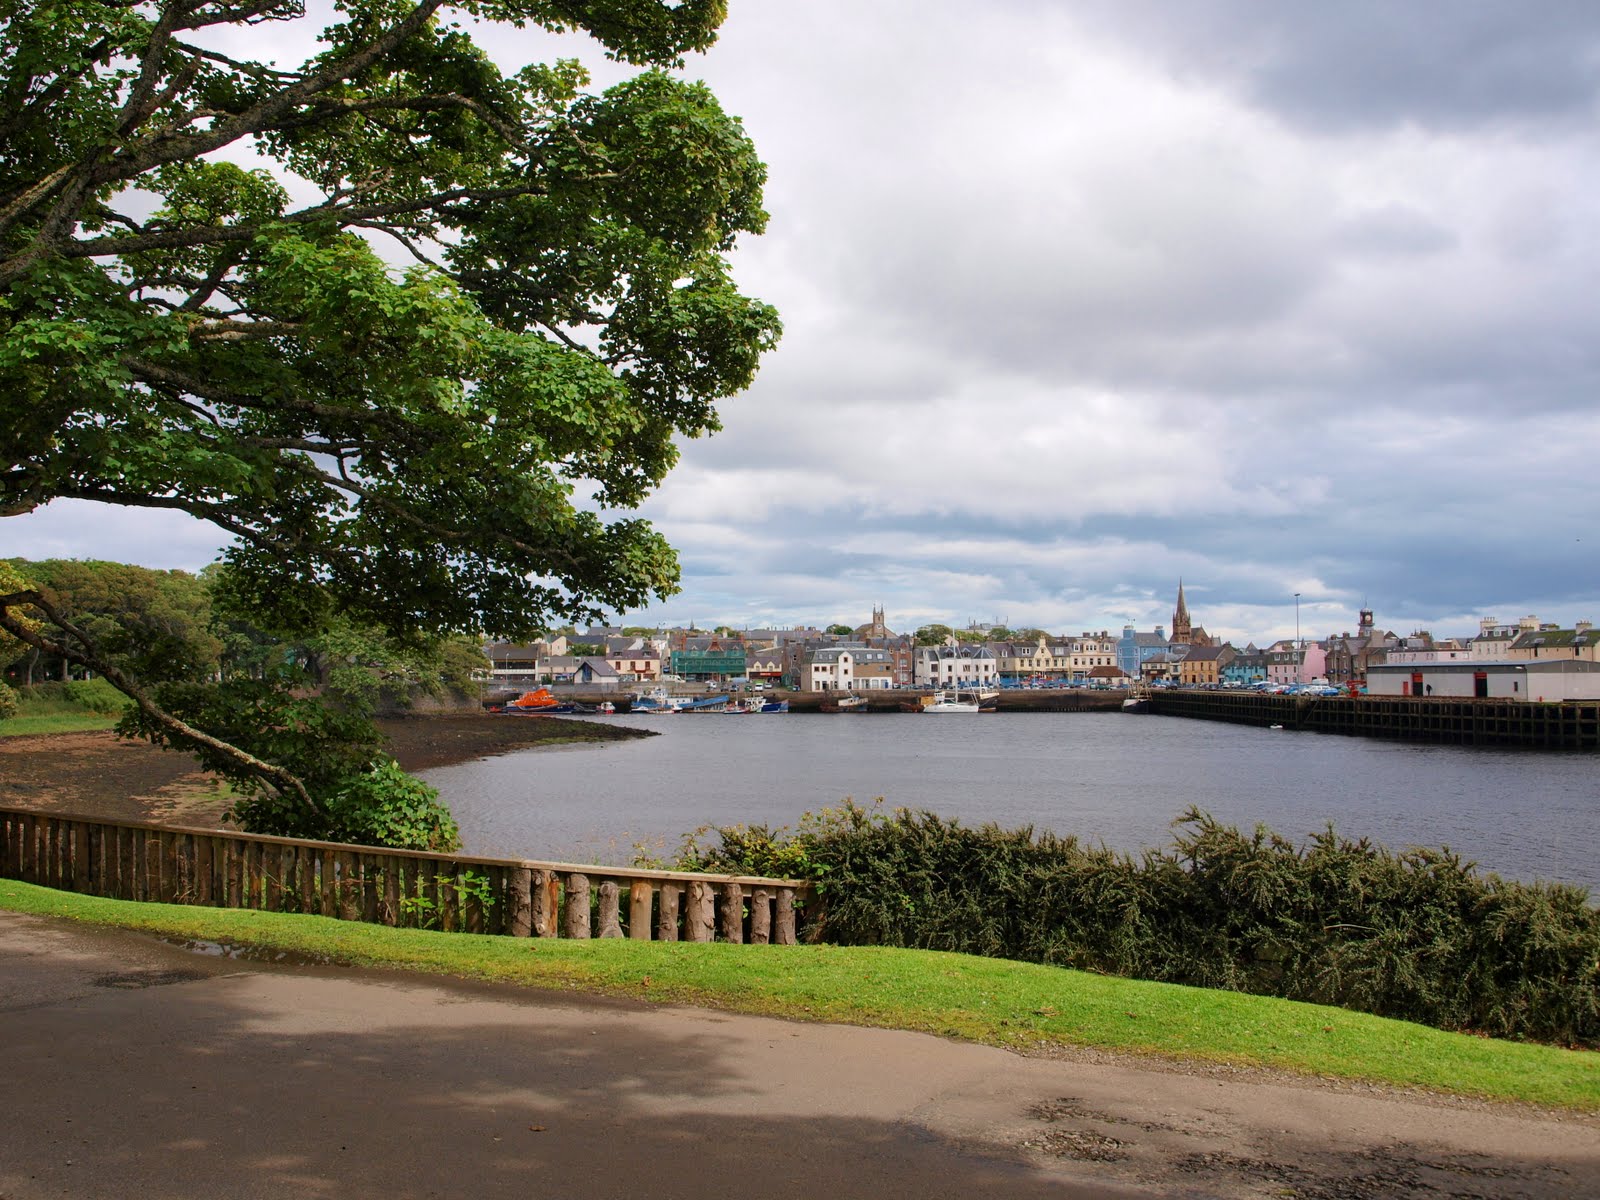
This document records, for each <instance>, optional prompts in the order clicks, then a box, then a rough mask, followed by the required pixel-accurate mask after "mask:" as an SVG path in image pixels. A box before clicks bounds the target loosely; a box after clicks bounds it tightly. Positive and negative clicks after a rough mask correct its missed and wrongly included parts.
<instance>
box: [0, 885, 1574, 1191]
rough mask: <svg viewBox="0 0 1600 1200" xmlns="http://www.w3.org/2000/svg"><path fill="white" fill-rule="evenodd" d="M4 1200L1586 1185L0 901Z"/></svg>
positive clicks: (1427, 1116) (1489, 1148)
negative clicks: (103, 927) (37, 912)
mask: <svg viewBox="0 0 1600 1200" xmlns="http://www.w3.org/2000/svg"><path fill="white" fill-rule="evenodd" d="M0 1076H3V1079H4V1084H3V1086H0V1200H34V1198H36V1197H46V1196H49V1197H58V1196H71V1197H102V1196H104V1197H118V1198H121V1197H140V1198H142V1200H159V1198H162V1197H207V1198H213V1197H214V1198H219V1200H220V1198H227V1197H280V1196H295V1197H330V1198H331V1197H341V1198H349V1197H365V1196H374V1197H383V1198H384V1200H398V1198H406V1197H431V1196H440V1197H467V1196H470V1197H498V1196H517V1197H526V1198H535V1197H538V1198H544V1197H629V1198H630V1200H632V1198H639V1197H663V1198H669V1200H670V1198H677V1197H682V1198H684V1200H701V1198H704V1200H714V1198H718V1197H739V1198H741V1200H744V1198H750V1200H770V1198H784V1197H797V1198H799V1197H808V1198H809V1197H825V1198H828V1200H842V1198H847V1197H885V1198H896V1197H907V1198H910V1197H917V1198H920V1200H932V1198H937V1197H960V1198H962V1200H971V1198H972V1197H974V1196H1004V1197H1020V1198H1027V1197H1045V1196H1049V1197H1089V1196H1227V1197H1234V1196H1257V1195H1259V1196H1273V1195H1276V1196H1284V1195H1295V1196H1300V1197H1306V1198H1323V1200H1330V1198H1341V1197H1359V1196H1384V1197H1389V1196H1398V1197H1410V1196H1415V1197H1422V1196H1428V1197H1438V1196H1441V1195H1443V1196H1450V1195H1463V1196H1464V1195H1471V1196H1483V1197H1511V1196H1519V1197H1580V1196H1582V1197H1592V1196H1595V1195H1597V1194H1600V1123H1597V1122H1596V1121H1594V1120H1591V1119H1586V1118H1571V1117H1568V1118H1564V1119H1563V1118H1557V1117H1555V1116H1552V1115H1550V1114H1540V1113H1534V1112H1528V1111H1524V1110H1519V1109H1511V1108H1505V1107H1496V1106H1486V1105H1478V1104H1471V1103H1466V1102H1441V1101H1438V1100H1436V1099H1429V1098H1425V1097H1415V1096H1407V1095H1399V1094H1394V1093H1385V1092H1381V1091H1377V1090H1375V1089H1366V1088H1352V1087H1343V1088H1338V1087H1328V1086H1318V1085H1313V1084H1307V1083H1297V1082H1293V1081H1286V1080H1282V1079H1275V1078H1262V1077H1257V1076H1244V1077H1239V1076H1228V1075H1224V1074H1205V1073H1188V1072H1180V1071H1174V1070H1170V1069H1160V1068H1157V1067H1152V1066H1150V1065H1148V1064H1143V1065H1141V1064H1139V1063H1137V1062H1129V1061H1126V1060H1112V1059H1105V1060H1093V1059H1084V1060H1078V1061H1063V1060H1045V1059H1031V1058H1019V1057H1017V1056H1015V1055H1012V1054H1008V1053H1005V1052H1003V1051H998V1050H993V1049H988V1048H985V1047H979V1046H970V1045H964V1044H959V1043H952V1042H947V1041H944V1040H941V1039H938V1038H933V1037H927V1036H923V1035H918V1034H906V1033H896V1032H886V1031H882V1030H865V1029H853V1028H845V1027H839V1026H828V1025H806V1024H795V1023H791V1022H785V1021H774V1020H766V1019H760V1018H753V1017H742V1016H733V1015H729V1014H725V1013H718V1012H712V1011H704V1010H697V1009H687V1008H662V1007H651V1006H645V1005H640V1004H634V1003H625V1002H613V1001H606V1000H597V999H594V998H590V997H582V996H577V995H559V994H557V995H552V994H550V993H535V992H528V991H522V990H517V989H513V988H508V987H494V986H481V985H473V984H465V983H460V982H455V981H448V980H438V979H433V978H426V977H417V976H402V975H394V974H379V973H368V972H359V971H351V970H345V969H336V968H319V967H315V966H304V965H294V964H282V963H278V964H261V963H249V962H241V961H238V960H233V959H226V958H222V957H218V956H215V955H206V954H200V953H195V952H192V951H188V950H185V949H182V948H179V947H176V946H171V945H167V944H164V943H161V942H158V941H155V940H153V939H149V938H145V937H142V936H139V935H135V934H130V933H125V932H120V931H99V930H92V929H84V928H81V927H77V926H73V925H70V924H68V923H65V922H59V921H51V920H45V919H41V918H35V917H28V916H21V915H17V914H12V913H0Z"/></svg>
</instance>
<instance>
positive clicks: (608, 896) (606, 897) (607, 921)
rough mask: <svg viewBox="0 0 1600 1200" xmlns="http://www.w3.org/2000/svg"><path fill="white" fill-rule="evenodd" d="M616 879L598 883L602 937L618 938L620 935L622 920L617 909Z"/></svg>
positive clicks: (618, 906)
mask: <svg viewBox="0 0 1600 1200" xmlns="http://www.w3.org/2000/svg"><path fill="white" fill-rule="evenodd" d="M619 908H620V904H619V901H618V889H617V881H616V880H615V879H607V880H606V881H605V882H604V883H602V884H601V885H600V936H601V937H603V938H619V937H621V936H622V921H621V919H620V917H619V913H618V909H619Z"/></svg>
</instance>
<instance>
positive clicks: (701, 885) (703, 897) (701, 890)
mask: <svg viewBox="0 0 1600 1200" xmlns="http://www.w3.org/2000/svg"><path fill="white" fill-rule="evenodd" d="M714 903H715V899H714V897H713V894H712V890H711V885H710V884H709V883H707V882H705V881H704V880H702V879H696V880H694V881H693V882H692V883H690V884H689V906H688V910H687V911H686V912H685V913H684V914H683V938H684V941H687V942H709V941H711V940H712V938H713V937H714V936H715V931H716V915H715V910H714V908H713V904H714Z"/></svg>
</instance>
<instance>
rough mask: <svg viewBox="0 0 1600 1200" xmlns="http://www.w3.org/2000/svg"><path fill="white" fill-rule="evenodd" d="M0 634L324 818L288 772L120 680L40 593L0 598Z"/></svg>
mask: <svg viewBox="0 0 1600 1200" xmlns="http://www.w3.org/2000/svg"><path fill="white" fill-rule="evenodd" d="M22 605H32V606H33V607H34V608H37V609H39V610H40V611H41V612H43V613H44V615H45V616H46V617H47V618H49V621H50V623H51V624H52V625H54V626H55V627H56V628H57V629H60V630H61V631H62V632H64V633H65V634H66V635H67V638H70V639H71V640H72V641H74V642H76V643H77V644H78V646H79V647H81V649H74V648H73V646H71V645H70V644H69V643H68V641H67V640H66V639H63V640H62V641H59V642H56V641H51V640H50V639H49V638H46V637H45V636H44V635H43V634H40V633H39V632H38V631H37V630H35V629H33V628H32V627H31V626H30V625H29V624H27V623H26V622H24V621H23V620H21V618H20V617H18V616H17V615H16V614H15V613H13V612H12V611H11V610H12V609H13V608H16V607H20V606H22ZM0 629H4V630H5V631H6V632H7V633H9V634H10V635H11V636H12V637H14V638H16V639H17V640H18V641H21V642H25V643H27V644H28V645H30V646H32V647H34V648H35V649H37V650H41V651H43V652H44V653H46V654H53V655H56V656H58V657H60V658H64V659H66V660H67V661H68V662H73V663H77V664H78V665H79V666H80V667H84V668H86V669H88V670H91V671H94V672H96V673H97V674H99V676H100V677H101V678H102V679H104V680H105V681H106V682H107V683H109V684H110V685H111V686H112V687H114V688H116V689H117V691H119V692H121V693H122V694H123V695H124V696H127V697H128V699H130V700H132V701H133V702H134V704H135V705H137V706H138V708H139V711H140V712H142V713H144V715H145V716H147V717H148V718H150V720H151V721H153V722H154V723H155V724H156V725H157V726H159V727H160V728H161V729H164V730H166V731H167V732H168V733H169V734H173V735H176V736H177V737H180V738H183V739H185V740H187V741H190V742H194V743H196V744H198V745H201V746H204V747H206V748H207V749H208V750H210V751H212V753H214V754H216V755H218V756H219V757H221V758H225V759H227V760H228V761H229V762H231V763H233V764H234V766H236V767H238V768H239V769H240V770H242V771H244V772H245V773H247V774H250V775H253V776H255V777H256V778H257V779H261V780H263V781H265V782H267V783H270V784H272V786H273V787H275V788H277V789H278V790H279V791H280V792H286V793H289V794H292V795H293V796H294V797H295V798H296V799H298V800H299V801H300V803H302V804H304V805H305V806H306V807H307V808H309V809H310V810H311V811H312V812H314V813H316V814H317V815H318V816H325V814H324V813H323V811H322V809H321V808H320V807H319V806H318V804H317V802H316V801H315V800H313V799H312V798H311V793H310V792H308V791H306V785H305V784H304V783H303V782H302V781H301V779H300V777H299V776H298V775H296V774H294V773H293V772H292V771H286V770H284V769H283V768H282V767H275V766H273V765H272V764H271V763H269V762H265V761H263V760H261V759H259V758H257V757H256V756H255V755H253V754H249V753H247V752H245V751H243V750H241V749H239V748H238V747H237V746H234V745H231V744H230V743H228V742H224V741H222V740H220V739H218V738H214V737H212V736H211V735H210V734H209V733H204V732H202V731H201V730H199V729H196V728H195V727H194V726H193V725H190V724H189V723H188V722H186V721H182V720H179V719H178V718H177V717H175V716H173V715H172V714H171V713H169V712H167V710H166V709H164V708H162V707H161V706H160V705H159V704H157V703H156V702H155V701H154V700H152V699H151V698H150V696H149V694H148V693H146V692H145V691H144V689H143V688H141V687H139V686H138V685H137V684H136V683H134V682H133V680H131V679H129V678H128V676H127V675H125V674H123V672H122V671H121V670H120V669H119V668H118V667H117V666H116V665H115V664H114V663H112V662H110V661H108V660H107V659H106V657H105V655H104V654H102V653H101V652H100V648H99V646H98V645H97V644H96V643H95V640H94V639H93V638H92V637H90V636H89V635H88V634H87V633H86V632H84V631H83V630H82V629H80V628H79V627H78V626H76V625H74V624H73V623H72V622H71V621H69V620H68V619H67V618H66V617H65V616H64V615H63V614H62V613H61V611H60V610H59V609H57V608H56V606H55V605H54V604H52V603H50V601H48V600H46V599H45V598H44V596H43V595H41V594H40V593H39V592H37V591H24V592H11V593H9V594H7V595H3V596H0Z"/></svg>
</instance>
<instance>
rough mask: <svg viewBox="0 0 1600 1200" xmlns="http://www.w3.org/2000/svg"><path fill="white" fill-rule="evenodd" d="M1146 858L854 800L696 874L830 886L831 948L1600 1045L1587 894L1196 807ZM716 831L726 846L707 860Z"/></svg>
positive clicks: (1593, 929)
mask: <svg viewBox="0 0 1600 1200" xmlns="http://www.w3.org/2000/svg"><path fill="white" fill-rule="evenodd" d="M1175 825H1176V826H1177V833H1176V835H1175V837H1174V839H1173V842H1172V845H1171V846H1169V847H1167V848H1165V849H1162V850H1152V851H1147V852H1145V853H1144V854H1143V855H1140V856H1138V857H1134V856H1130V855H1126V854H1119V853H1116V852H1113V851H1111V850H1107V849H1106V848H1104V847H1089V846H1084V845H1082V844H1080V843H1079V842H1078V841H1077V839H1075V838H1071V837H1065V838H1063V837H1057V836H1055V835H1054V834H1050V833H1043V834H1038V835H1035V833H1034V832H1033V830H1031V829H1026V828H1025V829H1014V830H1006V829H1001V828H999V827H998V826H995V825H992V824H990V825H983V826H980V827H977V828H967V827H965V826H963V825H962V824H961V823H960V822H958V821H952V820H946V819H944V818H941V817H939V816H937V815H935V814H933V813H929V812H918V811H909V810H905V809H900V810H897V811H895V812H894V813H892V814H884V813H883V812H881V811H880V810H878V809H876V808H874V809H867V808H863V807H861V806H859V805H856V804H853V803H851V802H849V801H846V803H845V805H844V807H842V808H840V809H833V810H825V811H824V812H823V813H822V814H820V815H818V816H816V817H808V818H807V819H806V820H805V821H803V822H802V824H801V827H800V829H799V830H798V831H797V832H793V833H791V832H789V831H777V832H774V831H771V830H768V829H764V828H760V827H757V828H754V829H745V828H743V827H738V828H734V829H727V830H717V831H702V832H701V834H700V835H699V836H697V837H694V838H691V839H690V840H689V842H687V843H686V846H685V854H684V855H681V856H680V861H681V862H690V861H692V865H693V866H694V867H695V868H697V869H703V870H717V871H729V872H748V873H753V874H767V873H771V869H772V868H773V867H774V866H777V865H786V866H787V867H788V868H789V869H786V870H783V871H782V872H781V873H783V874H792V875H800V876H806V877H810V878H814V879H817V880H819V881H820V883H819V887H820V891H821V894H822V897H823V902H824V903H823V911H822V914H821V924H820V936H821V937H822V938H823V939H824V940H827V941H832V942H837V943H840V944H854V945H889V946H909V947H918V948H923V949H934V950H955V951H961V952H964V953H968V954H982V955H989V956H992V957H1001V958H1015V959H1021V960H1025V961H1030V962H1042V963H1051V964H1055V965H1059V966H1068V967H1077V968H1081V969H1084V970H1091V971H1100V972H1105V973H1110V974H1117V975H1126V976H1130V977H1135V978H1140V979H1153V980H1164V981H1167V982H1173V983H1185V984H1192V985H1196V986H1201V987H1217V988H1228V989H1232V990H1237V991H1248V992H1254V993H1258V994H1263V995H1274V996H1283V997H1287V998H1290V999H1297V1000H1308V1001H1313V1002H1317V1003H1323V1004H1335V1005H1341V1006H1343V1007H1346V1008H1351V1009H1357V1010H1360V1011H1363V1012H1370V1013H1375V1014H1378V1015H1380V1016H1390V1017H1398V1018H1402V1019H1405V1020H1411V1021H1418V1022H1422V1023H1425V1024H1429V1025H1434V1026H1437V1027H1439V1028H1443V1029H1456V1030H1471V1031H1476V1032H1481V1033H1487V1034H1491V1035H1493V1036H1497V1037H1522V1038H1534V1039H1538V1040H1542V1041H1551V1042H1557V1043H1561V1044H1578V1045H1587V1046H1600V911H1597V910H1596V909H1595V907H1594V906H1593V905H1591V904H1590V903H1589V902H1588V897H1587V893H1586V892H1585V891H1584V889H1582V888H1576V887H1571V886H1567V885H1562V884H1526V883H1518V882H1514V881H1510V880H1504V879H1500V878H1499V877H1497V876H1494V875H1485V874H1480V873H1479V872H1478V871H1477V870H1476V868H1475V867H1474V865H1473V864H1471V863H1468V862H1464V861H1462V860H1461V859H1460V857H1459V856H1456V855H1454V854H1451V853H1450V852H1449V851H1447V850H1414V851H1408V852H1406V853H1404V854H1394V853H1391V852H1390V851H1388V850H1386V849H1384V848H1383V847H1382V846H1378V845H1374V844H1373V843H1371V842H1369V841H1367V840H1365V839H1362V840H1358V841H1352V840H1350V839H1348V838H1344V837H1340V836H1339V835H1337V834H1336V833H1335V832H1334V830H1333V829H1332V828H1329V829H1327V830H1324V831H1323V832H1321V833H1319V834H1316V835H1314V836H1313V837H1311V838H1310V839H1309V840H1308V841H1307V842H1306V844H1305V845H1304V846H1297V845H1295V844H1294V843H1292V842H1290V841H1288V840H1286V839H1284V838H1282V837H1280V836H1279V835H1277V834H1275V833H1273V832H1272V831H1271V830H1269V829H1266V828H1265V827H1261V826H1258V827H1257V828H1256V829H1254V830H1253V831H1252V832H1250V833H1248V834H1246V833H1241V832H1240V831H1239V830H1237V829H1235V828H1233V827H1231V826H1226V825H1222V824H1220V823H1218V822H1216V821H1214V820H1213V819H1212V818H1211V817H1209V816H1207V815H1206V814H1204V813H1201V812H1199V811H1197V810H1193V809H1191V810H1190V811H1188V812H1186V813H1185V814H1184V815H1183V816H1182V817H1180V818H1179V820H1178V821H1177V822H1175ZM706 832H716V833H718V834H719V835H720V840H719V841H718V842H716V843H715V844H710V845H702V844H701V841H702V839H703V838H704V837H705V834H706Z"/></svg>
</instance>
